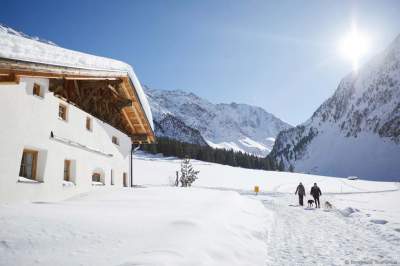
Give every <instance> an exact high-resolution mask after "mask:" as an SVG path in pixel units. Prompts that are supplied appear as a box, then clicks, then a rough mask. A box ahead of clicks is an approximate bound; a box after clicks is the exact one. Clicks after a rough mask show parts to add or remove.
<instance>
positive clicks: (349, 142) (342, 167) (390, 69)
mask: <svg viewBox="0 0 400 266" xmlns="http://www.w3.org/2000/svg"><path fill="white" fill-rule="evenodd" d="M399 144H400V35H399V36H398V37H396V38H395V40H394V41H393V42H392V43H391V44H390V45H389V46H388V48H387V49H385V50H384V51H383V52H382V53H381V54H379V55H377V56H375V57H374V58H372V59H371V60H370V61H369V62H368V63H367V64H366V65H364V66H363V67H361V68H360V69H359V71H358V72H352V73H350V74H348V75H346V76H345V77H344V78H343V79H342V80H341V81H340V83H339V85H338V88H337V89H336V91H335V92H334V94H333V95H332V96H331V97H330V98H328V99H327V100H326V101H324V102H323V103H322V104H321V106H320V107H319V108H318V109H317V110H316V111H315V112H314V113H313V115H312V116H311V117H310V119H308V120H307V121H306V122H304V123H303V124H301V125H299V126H297V127H295V128H292V129H289V130H286V131H283V132H281V133H280V134H279V135H278V137H277V139H276V142H275V146H274V148H273V150H272V152H271V153H270V155H269V156H270V157H271V158H273V159H274V160H275V161H278V162H282V164H283V165H284V166H285V169H289V168H294V170H295V171H300V172H309V173H315V174H324V175H333V176H349V175H359V176H361V177H363V178H367V179H380V180H381V179H385V180H396V179H398V178H399V175H398V173H399V172H400V164H399V163H398V162H397V161H398V158H400V146H399Z"/></svg>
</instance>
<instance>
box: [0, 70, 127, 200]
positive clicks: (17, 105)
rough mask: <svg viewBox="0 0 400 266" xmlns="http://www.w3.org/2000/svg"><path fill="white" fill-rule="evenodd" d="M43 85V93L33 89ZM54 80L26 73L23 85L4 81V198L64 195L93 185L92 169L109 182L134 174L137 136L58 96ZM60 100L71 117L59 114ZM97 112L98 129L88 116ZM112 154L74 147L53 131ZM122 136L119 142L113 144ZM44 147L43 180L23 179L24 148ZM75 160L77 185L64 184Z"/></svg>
mask: <svg viewBox="0 0 400 266" xmlns="http://www.w3.org/2000/svg"><path fill="white" fill-rule="evenodd" d="M34 82H35V83H37V84H40V85H41V90H42V93H43V98H42V97H38V96H35V95H33V94H32V89H33V84H34ZM48 85H49V81H48V79H40V78H22V79H21V81H20V83H19V84H15V85H14V84H12V85H9V84H0V101H1V105H0V124H1V127H0V143H1V148H0V202H17V201H19V202H20V201H48V200H60V199H64V198H67V197H70V196H73V195H75V194H78V193H82V192H85V191H89V190H91V189H93V186H92V173H93V172H100V173H102V175H103V176H102V178H103V179H104V183H105V185H106V186H111V172H112V173H113V176H114V184H115V185H114V186H115V187H121V186H123V172H126V174H127V178H128V179H129V159H130V157H129V153H130V148H131V140H130V138H129V137H128V136H127V135H125V134H124V133H122V132H120V131H119V130H117V129H115V128H113V127H111V126H110V125H108V124H106V123H104V122H102V121H100V120H98V119H96V118H95V117H93V116H90V115H89V114H87V113H85V112H84V111H82V110H81V109H78V108H77V107H75V106H73V105H71V104H68V103H66V102H64V101H62V100H61V99H59V98H57V97H55V96H54V95H53V93H51V92H49V91H48ZM59 103H64V104H65V105H67V107H68V119H67V121H63V120H61V119H59V118H58V108H59ZM87 116H89V117H92V125H93V126H92V128H93V130H92V131H88V130H87V129H86V117H87ZM51 131H53V133H54V134H55V135H56V136H59V137H62V138H66V139H69V140H72V141H75V142H78V143H80V144H83V145H85V146H88V147H90V148H93V149H96V150H100V151H102V152H104V153H106V154H112V155H113V156H112V157H109V156H104V155H101V154H98V153H95V152H91V151H88V150H85V149H82V148H78V147H74V146H71V145H68V144H66V143H62V142H59V141H56V140H54V139H51V138H50V132H51ZM112 136H116V137H117V138H118V140H119V145H115V144H113V143H112V140H111V139H112ZM24 148H25V149H26V148H27V149H34V150H37V151H39V156H38V157H39V158H38V168H37V179H39V180H42V181H43V182H40V183H22V182H18V178H19V170H20V163H21V158H22V152H23V150H24ZM66 159H67V160H71V161H72V167H71V168H72V169H71V170H72V179H73V181H74V182H75V186H72V187H66V186H63V176H64V160H66Z"/></svg>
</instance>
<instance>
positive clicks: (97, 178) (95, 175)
mask: <svg viewBox="0 0 400 266" xmlns="http://www.w3.org/2000/svg"><path fill="white" fill-rule="evenodd" d="M92 182H98V183H100V182H101V175H100V174H99V173H93V174H92Z"/></svg>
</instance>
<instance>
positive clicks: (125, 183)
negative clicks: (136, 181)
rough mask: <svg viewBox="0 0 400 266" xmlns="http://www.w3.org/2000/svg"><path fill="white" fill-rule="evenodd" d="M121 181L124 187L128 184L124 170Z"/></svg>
mask: <svg viewBox="0 0 400 266" xmlns="http://www.w3.org/2000/svg"><path fill="white" fill-rule="evenodd" d="M122 178H123V181H124V187H127V186H128V176H127V175H126V173H125V172H124V173H123V175H122Z"/></svg>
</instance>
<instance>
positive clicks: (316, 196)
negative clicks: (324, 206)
mask: <svg viewBox="0 0 400 266" xmlns="http://www.w3.org/2000/svg"><path fill="white" fill-rule="evenodd" d="M310 194H311V195H312V196H313V198H314V202H315V208H321V205H320V203H319V196H321V195H322V193H321V189H319V187H318V186H317V183H314V186H313V187H312V188H311V191H310Z"/></svg>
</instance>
